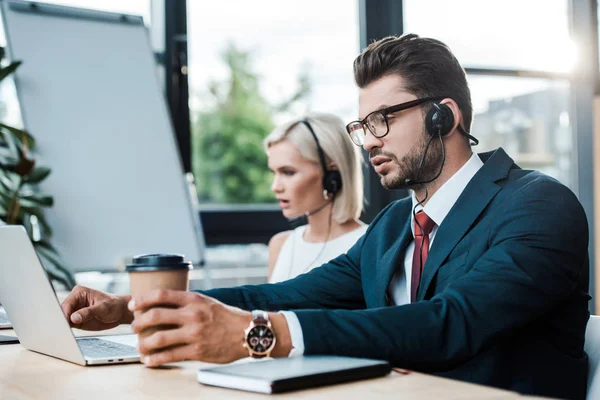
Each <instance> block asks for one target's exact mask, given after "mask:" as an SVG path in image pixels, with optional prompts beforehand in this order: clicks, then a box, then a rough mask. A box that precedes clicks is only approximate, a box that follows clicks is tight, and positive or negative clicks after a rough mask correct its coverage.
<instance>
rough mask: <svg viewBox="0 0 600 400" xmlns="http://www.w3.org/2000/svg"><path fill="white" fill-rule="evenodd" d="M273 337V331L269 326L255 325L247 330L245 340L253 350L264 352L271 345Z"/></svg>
mask: <svg viewBox="0 0 600 400" xmlns="http://www.w3.org/2000/svg"><path fill="white" fill-rule="evenodd" d="M273 339H274V336H273V331H272V330H271V329H270V328H269V327H267V326H265V325H256V326H255V327H253V328H252V329H250V332H248V336H247V338H246V341H247V342H248V346H250V348H251V349H252V350H253V351H255V352H257V353H264V352H266V351H267V350H269V349H270V348H271V346H272V345H273Z"/></svg>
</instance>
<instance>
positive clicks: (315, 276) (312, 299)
mask: <svg viewBox="0 0 600 400" xmlns="http://www.w3.org/2000/svg"><path fill="white" fill-rule="evenodd" d="M393 205H394V203H391V204H389V205H388V206H387V207H386V208H385V209H384V210H382V211H381V212H380V213H379V214H378V215H377V217H375V219H374V220H373V222H372V223H371V224H370V226H369V228H368V229H367V231H366V232H365V234H364V235H363V236H362V237H361V238H360V239H358V241H357V242H356V243H355V244H354V246H352V247H351V248H350V249H349V250H348V251H347V252H346V253H345V254H341V255H340V256H338V257H337V258H335V259H333V260H331V261H330V262H328V263H326V264H323V265H322V266H320V267H318V268H315V269H313V270H312V271H310V272H308V273H306V274H303V275H299V276H298V277H296V278H294V279H291V280H288V281H285V282H280V283H275V284H265V285H248V286H239V287H234V288H226V289H213V290H206V291H199V292H200V293H203V294H205V295H207V296H210V297H213V298H215V299H217V300H219V301H222V302H223V303H225V304H229V305H231V306H235V307H239V308H241V309H244V310H257V309H261V310H265V311H281V310H301V309H315V308H319V309H323V308H325V309H351V310H356V309H364V308H365V307H366V304H365V299H364V295H363V291H362V280H361V272H360V262H361V253H362V249H363V246H364V243H365V241H366V238H367V237H368V236H369V234H370V233H371V231H372V230H373V228H374V227H375V226H376V225H377V223H378V222H379V220H380V219H381V218H382V216H383V215H384V214H385V213H386V212H387V211H388V210H389V209H390V208H391V207H392V206H393Z"/></svg>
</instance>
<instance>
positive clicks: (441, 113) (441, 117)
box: [425, 102, 479, 146]
mask: <svg viewBox="0 0 600 400" xmlns="http://www.w3.org/2000/svg"><path fill="white" fill-rule="evenodd" d="M453 126H454V114H453V113H452V110H451V109H450V107H449V106H448V105H447V104H440V103H436V102H434V103H433V104H432V105H431V108H430V109H429V111H428V112H427V115H426V116H425V129H426V130H427V132H428V133H429V134H430V135H431V136H438V135H439V136H446V135H447V134H449V133H450V131H451V130H452V127H453ZM457 128H458V131H459V132H460V133H461V134H463V135H465V136H466V137H468V138H469V139H470V140H471V142H472V145H473V146H476V145H478V144H479V140H477V139H476V138H475V137H473V136H471V135H470V134H469V132H467V131H466V130H465V129H464V128H463V127H462V126H461V125H460V124H458V127H457Z"/></svg>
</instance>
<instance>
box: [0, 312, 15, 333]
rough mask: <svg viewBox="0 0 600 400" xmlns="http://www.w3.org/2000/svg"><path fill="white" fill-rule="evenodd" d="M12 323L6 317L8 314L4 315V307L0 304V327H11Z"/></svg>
mask: <svg viewBox="0 0 600 400" xmlns="http://www.w3.org/2000/svg"><path fill="white" fill-rule="evenodd" d="M11 328H12V324H11V323H10V320H9V319H8V315H6V311H4V307H1V306H0V329H11Z"/></svg>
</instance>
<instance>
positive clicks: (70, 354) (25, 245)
mask: <svg viewBox="0 0 600 400" xmlns="http://www.w3.org/2000/svg"><path fill="white" fill-rule="evenodd" d="M0 301H2V305H3V306H4V308H5V310H6V313H7V314H8V317H9V318H10V322H12V325H13V328H14V330H15V333H16V334H17V336H18V338H19V340H20V342H21V344H22V345H23V346H24V347H25V348H26V349H28V350H31V351H35V352H37V353H41V354H45V355H48V356H52V357H55V358H60V359H62V360H66V361H70V362H72V363H75V364H80V365H101V364H102V365H104V364H122V363H131V362H139V360H140V356H139V354H138V351H137V349H136V347H135V346H136V343H137V336H136V335H114V336H98V337H85V338H76V337H75V336H74V335H73V331H72V330H71V327H70V326H69V323H68V321H67V319H66V318H65V315H64V313H63V311H62V308H61V307H60V303H59V301H58V298H57V297H56V293H55V292H54V288H53V287H52V284H51V283H50V281H49V280H48V278H47V276H46V271H45V270H44V268H43V267H42V264H41V262H40V260H39V258H38V257H37V254H36V252H35V250H34V248H33V244H32V243H31V241H30V240H29V236H28V235H27V232H26V231H25V228H24V227H22V226H16V225H10V226H0Z"/></svg>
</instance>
